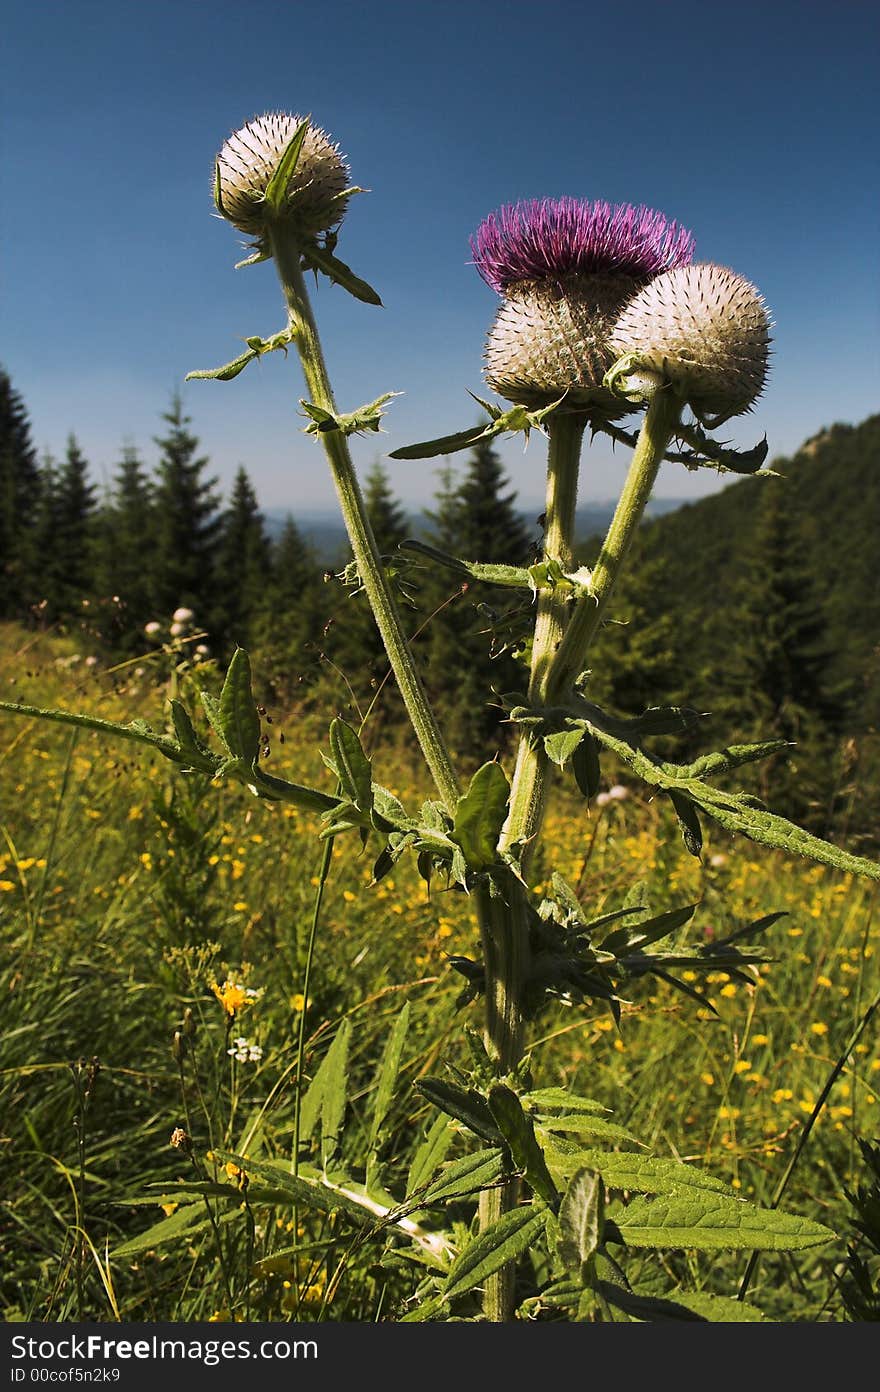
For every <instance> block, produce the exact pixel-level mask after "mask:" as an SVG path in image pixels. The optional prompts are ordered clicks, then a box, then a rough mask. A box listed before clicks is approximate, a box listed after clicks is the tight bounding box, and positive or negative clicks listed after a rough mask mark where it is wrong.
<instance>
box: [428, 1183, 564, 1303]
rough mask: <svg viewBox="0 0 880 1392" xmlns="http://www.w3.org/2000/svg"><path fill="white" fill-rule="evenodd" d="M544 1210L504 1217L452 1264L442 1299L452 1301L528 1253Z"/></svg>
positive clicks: (528, 1209) (529, 1209) (530, 1209)
mask: <svg viewBox="0 0 880 1392" xmlns="http://www.w3.org/2000/svg"><path fill="white" fill-rule="evenodd" d="M546 1221H547V1210H546V1209H544V1208H535V1207H533V1206H532V1205H528V1206H525V1207H523V1208H515V1209H513V1210H512V1211H511V1212H510V1213H503V1214H502V1215H501V1217H500V1218H499V1219H497V1220H496V1222H494V1223H492V1224H491V1226H490V1227H488V1228H486V1229H485V1231H483V1232H481V1233H480V1234H479V1236H478V1237H475V1238H474V1240H473V1241H472V1242H471V1243H470V1244H469V1246H467V1247H466V1248H465V1250H464V1251H463V1252H462V1253H461V1254H460V1256H458V1257H457V1258H456V1259H455V1261H454V1262H453V1264H452V1268H451V1270H450V1272H449V1276H448V1277H447V1280H446V1284H445V1286H444V1287H443V1298H444V1299H445V1300H454V1299H455V1298H456V1297H457V1296H459V1295H465V1294H466V1293H467V1292H468V1291H469V1290H473V1288H474V1287H475V1286H479V1285H481V1284H482V1282H483V1281H485V1280H486V1279H487V1278H488V1277H489V1276H493V1275H494V1274H495V1272H496V1271H500V1270H501V1268H502V1267H503V1266H506V1265H507V1263H508V1262H509V1261H515V1260H516V1258H517V1257H519V1256H521V1255H522V1253H523V1252H525V1251H527V1250H528V1248H529V1247H531V1246H532V1244H533V1243H534V1242H535V1241H537V1239H538V1237H539V1236H540V1234H541V1233H542V1232H543V1230H544V1224H545V1222H546Z"/></svg>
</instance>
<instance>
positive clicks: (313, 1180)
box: [214, 1150, 375, 1223]
mask: <svg viewBox="0 0 880 1392" xmlns="http://www.w3.org/2000/svg"><path fill="white" fill-rule="evenodd" d="M214 1153H215V1155H217V1157H218V1159H220V1160H221V1161H223V1163H224V1164H226V1163H229V1162H231V1163H232V1164H234V1165H238V1167H239V1169H242V1170H244V1171H245V1172H246V1174H247V1175H249V1176H250V1175H256V1176H257V1178H258V1179H262V1180H264V1181H265V1182H266V1183H267V1184H269V1185H271V1186H272V1187H273V1188H274V1189H276V1190H277V1191H279V1192H280V1193H283V1194H285V1195H286V1196H287V1202H288V1203H290V1204H291V1205H292V1204H302V1206H303V1207H304V1208H313V1209H317V1211H318V1212H320V1213H344V1214H346V1215H347V1216H348V1217H349V1218H353V1219H354V1220H355V1221H356V1222H358V1223H363V1222H364V1221H365V1220H367V1219H368V1217H369V1215H370V1209H368V1208H367V1207H366V1206H365V1205H364V1204H362V1203H358V1202H357V1201H356V1200H355V1199H354V1198H352V1197H351V1195H349V1194H344V1193H340V1192H339V1190H338V1189H335V1188H332V1187H331V1186H330V1185H328V1184H327V1183H326V1182H325V1181H324V1180H323V1178H322V1177H321V1176H318V1175H312V1174H309V1175H308V1176H307V1174H306V1172H305V1171H304V1170H303V1169H301V1170H300V1172H299V1174H298V1175H295V1174H292V1173H291V1171H290V1167H289V1163H288V1162H287V1161H283V1160H253V1159H251V1158H250V1157H249V1156H246V1155H237V1154H236V1153H235V1152H234V1151H220V1150H217V1151H215V1152H214ZM372 1211H373V1215H374V1216H375V1205H374V1206H373V1210H372Z"/></svg>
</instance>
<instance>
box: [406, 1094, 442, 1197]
mask: <svg viewBox="0 0 880 1392" xmlns="http://www.w3.org/2000/svg"><path fill="white" fill-rule="evenodd" d="M452 1137H453V1131H452V1127H451V1126H450V1125H449V1121H448V1119H447V1116H446V1114H445V1113H444V1114H443V1115H441V1116H438V1117H436V1118H435V1119H434V1121H433V1122H432V1124H431V1126H430V1128H429V1130H428V1134H427V1136H426V1137H425V1139H424V1140H423V1141H422V1143H421V1145H420V1146H419V1148H418V1150H417V1151H416V1153H415V1155H414V1156H413V1161H412V1164H411V1165H410V1167H409V1174H408V1175H407V1177H406V1192H407V1193H408V1194H414V1193H416V1192H418V1190H419V1189H421V1188H422V1186H423V1185H424V1184H427V1182H428V1180H429V1179H430V1178H431V1176H432V1175H433V1174H434V1173H435V1171H436V1170H437V1168H438V1167H439V1166H440V1165H441V1164H442V1163H443V1160H444V1159H445V1157H446V1152H447V1151H448V1149H449V1147H450V1146H451V1144H452Z"/></svg>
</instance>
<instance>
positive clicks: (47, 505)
mask: <svg viewBox="0 0 880 1392" xmlns="http://www.w3.org/2000/svg"><path fill="white" fill-rule="evenodd" d="M58 473H59V471H58V465H57V462H56V461H55V459H54V458H53V457H52V455H51V454H49V453H48V451H47V452H46V454H44V455H43V457H42V459H41V460H40V467H39V469H38V471H37V481H36V488H35V490H34V494H35V497H34V512H33V520H32V524H31V527H30V529H29V533H28V559H29V564H28V569H27V573H26V576H25V577H24V581H25V587H26V588H25V589H24V592H23V599H24V602H25V604H26V606H27V610H28V611H29V613H30V614H31V615H32V616H33V617H34V618H36V619H39V621H40V622H41V623H50V622H54V620H55V618H56V616H57V614H58V593H57V571H56V567H55V560H54V557H55V537H56V535H57V533H58Z"/></svg>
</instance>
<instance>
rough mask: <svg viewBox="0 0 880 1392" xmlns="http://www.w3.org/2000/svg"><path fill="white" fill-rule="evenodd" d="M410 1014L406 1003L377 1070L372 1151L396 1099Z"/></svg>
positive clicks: (371, 1141) (371, 1131) (371, 1136)
mask: <svg viewBox="0 0 880 1392" xmlns="http://www.w3.org/2000/svg"><path fill="white" fill-rule="evenodd" d="M410 1013H411V1008H410V1003H409V1001H406V1002H405V1003H404V1007H403V1009H402V1010H401V1012H400V1014H399V1015H398V1017H397V1019H396V1020H395V1021H394V1026H393V1028H392V1030H391V1033H390V1034H389V1036H388V1038H387V1040H386V1041H385V1048H384V1049H383V1051H382V1059H381V1061H380V1063H379V1067H378V1069H377V1070H376V1080H375V1082H376V1091H375V1100H374V1102H373V1119H372V1122H371V1123H370V1149H371V1150H373V1149H375V1148H376V1145H377V1143H378V1140H379V1136H380V1133H381V1130H382V1126H383V1123H384V1121H385V1118H386V1117H387V1115H388V1109H389V1107H390V1106H391V1102H392V1099H393V1097H394V1090H395V1088H396V1087H397V1075H398V1073H399V1072H400V1060H401V1057H402V1055H403V1046H404V1044H405V1043H406V1034H407V1030H408V1029H409V1017H410Z"/></svg>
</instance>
